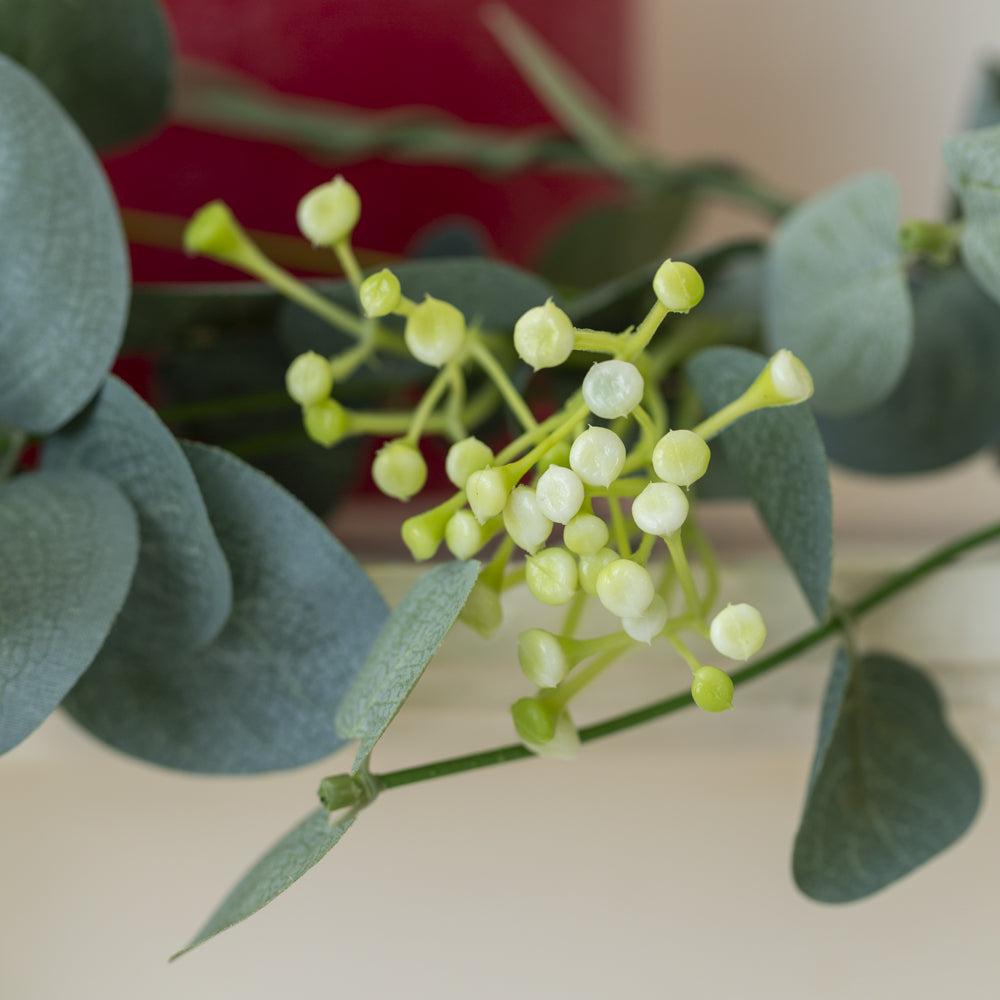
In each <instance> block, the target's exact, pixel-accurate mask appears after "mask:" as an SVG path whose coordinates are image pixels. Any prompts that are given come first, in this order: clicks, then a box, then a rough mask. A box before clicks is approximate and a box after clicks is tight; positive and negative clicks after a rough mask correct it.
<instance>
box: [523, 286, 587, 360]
mask: <svg viewBox="0 0 1000 1000" xmlns="http://www.w3.org/2000/svg"><path fill="white" fill-rule="evenodd" d="M574 343H575V335H574V332H573V322H572V320H571V319H570V318H569V316H567V315H566V313H564V312H563V311H562V309H560V308H559V307H558V306H557V305H553V303H552V300H551V299H549V301H548V302H546V303H545V305H544V306H535V308H534V309H529V310H528V311H527V312H526V313H525V314H524V315H523V316H522V317H521V318H520V319H519V320H518V321H517V323H515V324H514V350H516V351H517V353H518V356H519V357H520V358H521V359H522V360H523V361H526V362H527V363H528V364H529V365H531V367H532V368H534V369H535V371H538V369H539V368H555V367H556V366H557V365H561V364H562V363H563V362H564V361H565V360H566V359H567V358H568V357H569V356H570V354H572V353H573V345H574Z"/></svg>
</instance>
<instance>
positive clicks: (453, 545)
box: [444, 510, 485, 559]
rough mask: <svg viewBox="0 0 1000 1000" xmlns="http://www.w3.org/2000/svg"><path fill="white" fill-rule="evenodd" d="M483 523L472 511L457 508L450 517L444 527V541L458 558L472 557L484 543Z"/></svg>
mask: <svg viewBox="0 0 1000 1000" xmlns="http://www.w3.org/2000/svg"><path fill="white" fill-rule="evenodd" d="M484 541H485V539H484V537H483V528H482V525H480V523H479V522H478V521H477V520H476V519H475V517H474V516H473V514H472V512H471V511H468V510H456V511H455V513H454V514H452V515H451V517H450V518H448V523H447V525H446V526H445V529H444V542H445V545H447V546H448V551H449V552H450V553H451V554H452V555H453V556H454V557H455V558H456V559H471V558H472V557H473V556H474V555H475V554H476V553H477V552H478V551H479V550H480V549H481V548H482V547H483V544H484Z"/></svg>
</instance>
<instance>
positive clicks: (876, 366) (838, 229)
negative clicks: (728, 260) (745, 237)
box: [765, 174, 913, 416]
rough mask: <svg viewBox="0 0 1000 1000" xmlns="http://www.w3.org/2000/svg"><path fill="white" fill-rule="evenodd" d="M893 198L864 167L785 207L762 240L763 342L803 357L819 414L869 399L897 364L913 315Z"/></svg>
mask: <svg viewBox="0 0 1000 1000" xmlns="http://www.w3.org/2000/svg"><path fill="white" fill-rule="evenodd" d="M898 200H899V199H898V195H897V192H896V187H895V184H894V183H893V181H892V179H891V178H890V177H889V176H887V175H885V174H864V175H862V176H860V177H856V178H854V179H852V180H850V181H848V182H846V183H845V184H841V185H840V186H839V187H835V188H833V190H831V191H827V192H826V193H824V194H822V195H820V196H819V197H817V198H813V199H811V200H810V201H807V202H805V203H804V204H802V205H801V206H799V207H798V208H797V209H795V210H794V211H793V212H791V213H790V214H789V215H788V216H786V217H785V219H784V220H783V222H782V223H781V225H780V227H779V228H778V231H777V233H776V234H775V237H774V241H773V243H772V245H771V252H770V255H769V259H768V269H767V293H766V297H765V335H766V339H767V343H768V347H769V349H770V350H772V351H774V350H777V349H778V348H779V347H787V348H788V349H789V350H790V351H792V352H793V353H794V354H795V355H796V356H797V357H799V358H800V359H801V360H802V361H803V362H804V363H805V365H806V367H807V368H808V369H809V371H810V372H811V373H812V377H813V380H814V382H815V384H816V395H815V396H814V398H813V405H814V407H815V408H816V410H817V411H819V412H821V413H828V414H830V415H833V416H845V415H847V414H850V413H856V412H858V411H859V410H864V409H867V408H868V407H870V406H873V405H874V404H875V403H877V402H879V401H880V400H882V399H885V397H886V396H887V395H888V394H889V393H890V392H891V391H892V389H893V387H894V386H895V385H896V383H897V382H898V381H899V379H900V377H901V376H902V374H903V369H904V368H905V366H906V361H907V358H908V357H909V353H910V344H911V341H912V337H913V315H912V307H911V304H910V296H909V291H908V289H907V284H906V274H905V271H904V268H903V254H902V251H901V249H900V244H899V235H898V230H899V221H898V214H899V213H898Z"/></svg>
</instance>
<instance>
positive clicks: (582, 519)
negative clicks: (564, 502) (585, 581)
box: [563, 514, 610, 589]
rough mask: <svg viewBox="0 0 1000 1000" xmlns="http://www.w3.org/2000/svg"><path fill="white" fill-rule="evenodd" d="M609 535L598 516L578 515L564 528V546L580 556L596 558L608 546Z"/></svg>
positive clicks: (606, 527)
mask: <svg viewBox="0 0 1000 1000" xmlns="http://www.w3.org/2000/svg"><path fill="white" fill-rule="evenodd" d="M609 534H610V533H609V531H608V526H607V525H606V524H605V523H604V522H603V521H602V520H601V519H600V518H599V517H598V516H597V515H596V514H577V515H576V517H574V518H572V519H571V520H570V522H569V523H568V524H567V525H566V527H565V528H563V545H565V546H566V548H567V549H569V550H570V552H575V553H576V554H577V555H578V556H594V555H597V553H598V552H600V551H601V549H603V548H604V547H605V546H606V545H607V544H608V537H609ZM609 551H610V550H609ZM602 568H603V567H602ZM584 589H586V588H584Z"/></svg>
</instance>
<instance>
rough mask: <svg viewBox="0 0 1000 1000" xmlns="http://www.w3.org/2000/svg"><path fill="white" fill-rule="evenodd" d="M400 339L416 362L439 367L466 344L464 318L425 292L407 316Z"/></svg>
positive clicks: (451, 306)
mask: <svg viewBox="0 0 1000 1000" xmlns="http://www.w3.org/2000/svg"><path fill="white" fill-rule="evenodd" d="M403 339H404V340H405V341H406V346H407V349H408V350H409V352H410V353H411V354H412V355H413V356H414V357H415V358H416V359H417V360H418V361H422V362H423V363H424V364H425V365H430V366H431V367H432V368H440V367H441V366H442V365H444V364H447V363H448V362H449V361H451V359H452V358H454V357H455V355H456V354H458V352H459V351H460V350H461V349H462V345H463V344H464V343H465V317H464V316H463V315H462V314H461V312H459V310H458V309H456V308H455V307H454V306H453V305H452V304H451V303H450V302H442V301H441V300H440V299H435V298H433V297H432V296H430V295H428V296H426V297H425V298H424V301H423V302H421V303H420V304H419V305H417V306H414V307H413V311H412V312H411V313H410V315H409V316H407V317H406V327H405V328H404V330H403Z"/></svg>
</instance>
